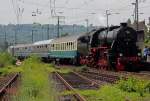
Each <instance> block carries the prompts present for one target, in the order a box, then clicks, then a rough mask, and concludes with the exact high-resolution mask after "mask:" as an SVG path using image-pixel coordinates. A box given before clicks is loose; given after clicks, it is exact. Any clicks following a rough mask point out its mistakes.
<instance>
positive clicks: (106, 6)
mask: <svg viewBox="0 0 150 101" xmlns="http://www.w3.org/2000/svg"><path fill="white" fill-rule="evenodd" d="M133 2H135V0H0V13H1V15H0V24H9V23H11V24H16V23H17V18H18V19H19V20H18V23H20V24H28V23H30V24H31V23H33V22H36V23H41V24H47V23H52V24H56V23H57V16H61V17H60V23H61V24H69V25H72V24H82V25H86V20H85V19H88V21H89V24H93V25H96V26H104V25H106V10H108V12H109V13H111V15H110V16H109V25H111V24H113V25H118V24H119V23H120V22H125V21H127V19H128V18H130V19H131V20H133V16H132V15H133V12H134V6H133V5H132V3H133ZM16 10H19V13H16ZM139 12H140V13H141V14H139V19H140V20H145V21H146V22H148V17H150V0H139ZM142 13H143V14H142ZM17 15H18V16H17ZM32 15H36V16H32Z"/></svg>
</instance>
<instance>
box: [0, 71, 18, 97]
mask: <svg viewBox="0 0 150 101" xmlns="http://www.w3.org/2000/svg"><path fill="white" fill-rule="evenodd" d="M18 76H19V74H18V73H17V74H15V75H14V76H13V77H12V78H11V79H10V80H9V81H8V82H7V83H6V84H5V85H4V86H3V87H2V88H1V89H0V95H2V94H4V92H5V91H6V89H7V88H8V87H9V86H10V85H11V84H12V83H13V82H14V81H15V80H16V79H17V77H18Z"/></svg>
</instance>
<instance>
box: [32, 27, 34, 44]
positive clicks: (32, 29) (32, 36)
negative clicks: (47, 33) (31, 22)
mask: <svg viewBox="0 0 150 101" xmlns="http://www.w3.org/2000/svg"><path fill="white" fill-rule="evenodd" d="M33 32H34V30H33V29H32V33H31V34H32V43H33V41H34V40H33V34H34V33H33Z"/></svg>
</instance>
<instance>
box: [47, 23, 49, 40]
mask: <svg viewBox="0 0 150 101" xmlns="http://www.w3.org/2000/svg"><path fill="white" fill-rule="evenodd" d="M47 40H49V24H48V25H47Z"/></svg>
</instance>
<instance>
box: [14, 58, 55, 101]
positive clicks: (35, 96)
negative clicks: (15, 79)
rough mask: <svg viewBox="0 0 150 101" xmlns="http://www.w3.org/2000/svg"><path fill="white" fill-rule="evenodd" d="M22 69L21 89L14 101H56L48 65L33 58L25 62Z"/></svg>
mask: <svg viewBox="0 0 150 101" xmlns="http://www.w3.org/2000/svg"><path fill="white" fill-rule="evenodd" d="M21 67H22V68H23V70H22V76H21V77H22V78H21V87H20V90H19V93H18V95H17V96H15V97H14V100H13V101H55V90H54V89H53V81H51V80H50V77H49V76H50V75H49V73H48V72H47V70H46V68H47V65H45V64H43V63H42V62H41V61H40V60H39V59H38V58H37V57H34V56H33V57H31V58H29V59H27V60H25V61H24V62H23V64H22V66H21Z"/></svg>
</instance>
